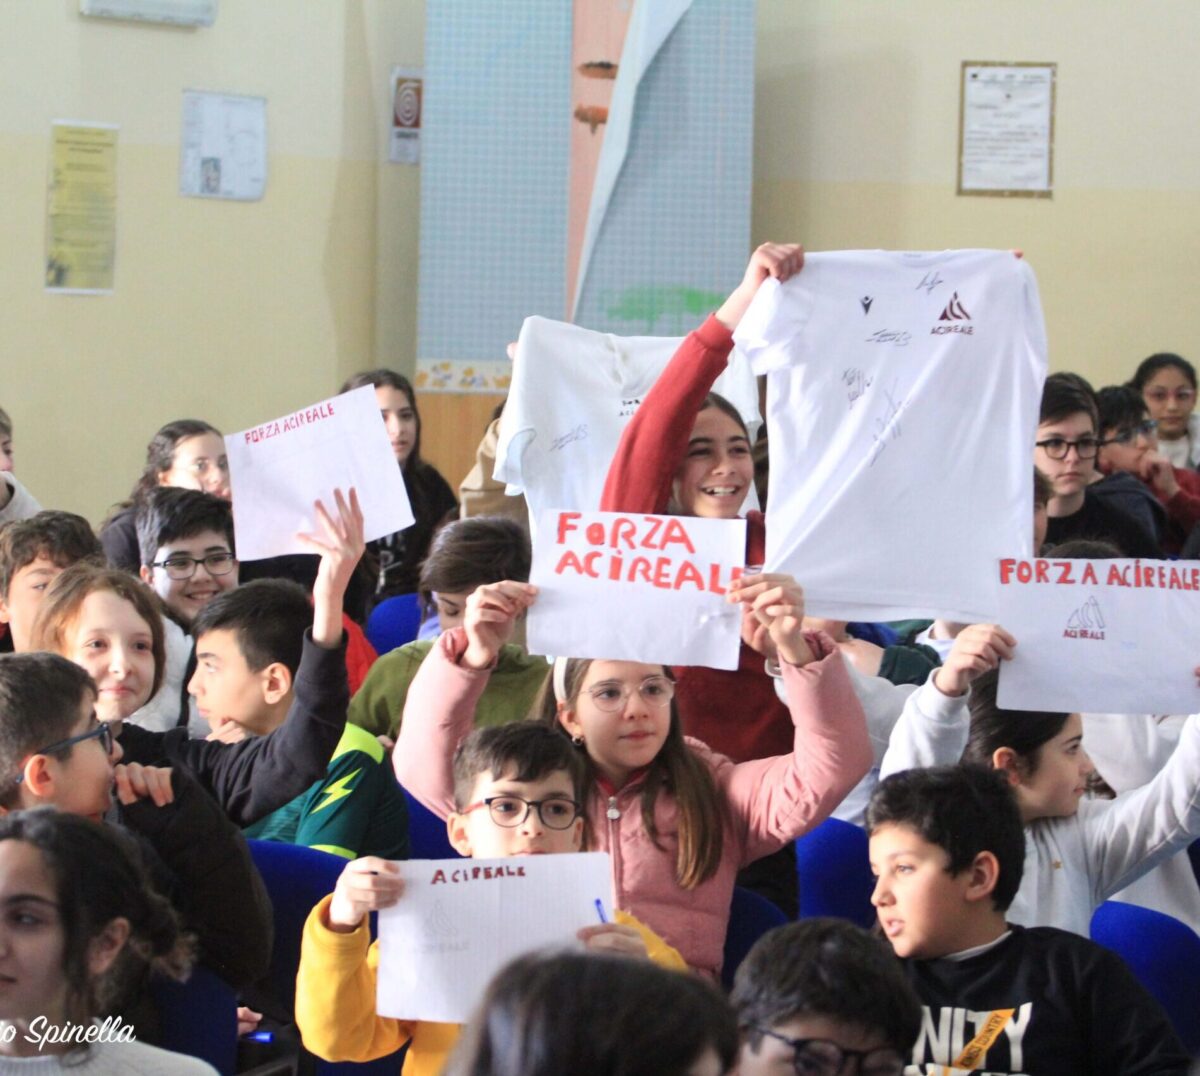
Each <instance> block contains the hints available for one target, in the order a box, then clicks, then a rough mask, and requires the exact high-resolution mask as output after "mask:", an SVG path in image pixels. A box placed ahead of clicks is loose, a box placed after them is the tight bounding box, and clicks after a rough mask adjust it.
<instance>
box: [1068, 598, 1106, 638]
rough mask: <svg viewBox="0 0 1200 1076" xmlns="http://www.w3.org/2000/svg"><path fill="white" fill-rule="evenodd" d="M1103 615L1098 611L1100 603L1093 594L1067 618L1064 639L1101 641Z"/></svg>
mask: <svg viewBox="0 0 1200 1076" xmlns="http://www.w3.org/2000/svg"><path fill="white" fill-rule="evenodd" d="M1105 627H1107V625H1106V624H1105V622H1104V614H1103V613H1102V612H1101V611H1100V603H1099V602H1098V601H1096V596H1095V595H1094V594H1093V595H1092V596H1091V597H1090V598H1088V600H1087V601H1085V602H1084V603H1083V604H1082V605H1081V606H1080V607H1079V608H1078V609H1076V610H1075V612H1073V613H1072V614H1071V615H1070V616H1069V617H1068V618H1067V626H1066V628H1065V629H1064V631H1063V638H1064V639H1093V640H1098V639H1103V638H1104V629H1105Z"/></svg>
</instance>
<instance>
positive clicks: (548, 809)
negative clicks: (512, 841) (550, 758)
mask: <svg viewBox="0 0 1200 1076" xmlns="http://www.w3.org/2000/svg"><path fill="white" fill-rule="evenodd" d="M480 807H486V808H487V809H488V814H490V815H491V816H492V821H493V822H495V823H496V825H498V826H504V827H505V828H506V829H511V828H512V827H514V826H519V825H520V824H521V823H522V822H524V821H525V819H526V818H528V817H529V812H530V810H531V809H536V810H537V813H538V818H540V819H541V820H542V825H543V826H545V827H546V828H547V829H570V828H571V826H572V825H574V823H575V819H577V818H578V817H579V815H580V813H581V812H582V810H583V808H582V807H581V806H580V804H578V803H577V802H576V801H575V800H573V799H568V798H567V797H566V796H547V797H546V799H544V800H527V799H523V798H522V797H520V796H485V797H484V798H483V799H481V800H479V801H478V802H477V803H472V804H469V805H468V806H466V807H464V808H463V810H462V813H463V814H470V813H471V812H472V811H475V810H478V809H479V808H480Z"/></svg>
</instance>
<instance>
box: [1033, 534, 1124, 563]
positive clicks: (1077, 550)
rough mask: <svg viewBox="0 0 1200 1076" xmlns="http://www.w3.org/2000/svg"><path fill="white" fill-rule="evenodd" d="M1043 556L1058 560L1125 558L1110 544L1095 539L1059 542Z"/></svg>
mask: <svg viewBox="0 0 1200 1076" xmlns="http://www.w3.org/2000/svg"><path fill="white" fill-rule="evenodd" d="M1045 555H1046V556H1048V557H1055V558H1057V559H1058V560H1113V559H1114V558H1117V557H1123V556H1125V554H1124V553H1122V552H1121V550H1120V549H1118V548H1117V547H1116V546H1115V545H1113V544H1112V542H1102V541H1100V540H1098V539H1096V538H1072V539H1071V540H1070V541H1068V542H1059V543H1058V545H1052V546H1050V548H1049V549H1047V550H1046V554H1045Z"/></svg>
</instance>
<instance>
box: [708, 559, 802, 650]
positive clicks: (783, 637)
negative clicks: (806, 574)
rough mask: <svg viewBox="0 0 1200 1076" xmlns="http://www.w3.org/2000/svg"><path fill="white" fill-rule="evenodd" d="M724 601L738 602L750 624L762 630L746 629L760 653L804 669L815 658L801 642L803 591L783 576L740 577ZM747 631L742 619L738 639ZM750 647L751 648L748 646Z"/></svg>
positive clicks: (763, 574) (778, 573)
mask: <svg viewBox="0 0 1200 1076" xmlns="http://www.w3.org/2000/svg"><path fill="white" fill-rule="evenodd" d="M727 600H728V601H732V602H741V603H742V607H743V609H746V610H748V611H749V613H750V614H751V615H752V616H753V618H754V620H756V621H757V622H758V624H759V625H761V627H763V628H764V629H766V636H765V638H764V637H762V636H761V633H757V632H755V631H754V630H753V629H749V630H750V632H751V635H752V636H753V637H754V638H758V639H759V641H760V646H759V647H756V649H758V650H759V652H760V653H764V654H767V656H768V657H770V656H771V655H770V654H769V653H768V650H769V649H770V648H771V647H773V648H774V651H775V654H777V655H778V657H779V658H781V659H782V660H783V661H786V662H787V663H788V664H789V665H807V664H808V663H809V662H810V661H812V660H813V659H814V657H815V655H814V654H813V652H812V650H811V649H810V648H809V645H808V643H807V642H806V641H805V638H804V631H803V621H804V590H803V588H802V587H801V586H800V584H799V583H797V582H796V580H795V579H793V578H792V577H791V576H790V575H786V574H784V573H783V572H764V573H762V574H760V575H748V576H747V575H744V576H742V577H741V578H740V579H736V580H734V581H733V583H731V584H730V587H729V594H728V597H727ZM747 631H748V628H747V624H746V618H743V627H742V637H743V638H745V637H746V634H747ZM752 645H753V644H752Z"/></svg>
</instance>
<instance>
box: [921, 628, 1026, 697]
mask: <svg viewBox="0 0 1200 1076" xmlns="http://www.w3.org/2000/svg"><path fill="white" fill-rule="evenodd" d="M1016 645H1017V640H1016V639H1014V638H1013V637H1012V636H1011V635H1010V634H1009V633H1008V632H1006V631H1005V630H1004V629H1003V628H1002V627H1000V625H999V624H972V625H971V626H970V627H968V628H963V630H962V631H960V632H959V633H958V637H957V638H956V639H955V640H954V646H953V648H952V649H951V650H950V653H949V654H948V655H947V657H946V661H945V664H944V665H942V667H941V668H940V669H937V670H936V671H935V672H934V674H933V683H934V686H935V687H936V688H937V689H938V691H940V692H941V693H942V694H943V695H951V696H957V695H964V694H966V691H967V688H969V687H970V686H971V681H972V680H974V679H975V678H976V677H977V676H980V675H981V674H983V673H985V672H987V671H988V669H994V668H995V667H996V666H997V665H999V664H1000V662H1001V661H1007V660H1009V659H1010V658H1011V657H1012V656H1013V647H1015V646H1016Z"/></svg>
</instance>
